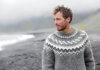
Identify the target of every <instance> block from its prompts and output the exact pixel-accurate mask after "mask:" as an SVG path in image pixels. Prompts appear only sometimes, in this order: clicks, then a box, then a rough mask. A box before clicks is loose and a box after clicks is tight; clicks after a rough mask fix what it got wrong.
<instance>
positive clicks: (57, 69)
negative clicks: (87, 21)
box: [42, 28, 95, 70]
mask: <svg viewBox="0 0 100 70" xmlns="http://www.w3.org/2000/svg"><path fill="white" fill-rule="evenodd" d="M42 70H95V62H94V57H93V52H92V48H91V45H90V41H89V40H88V36H87V34H86V32H85V31H81V30H78V29H75V28H72V32H69V33H68V32H63V31H56V32H55V33H53V34H50V35H49V36H48V37H47V39H46V41H45V43H44V47H43V52H42Z"/></svg>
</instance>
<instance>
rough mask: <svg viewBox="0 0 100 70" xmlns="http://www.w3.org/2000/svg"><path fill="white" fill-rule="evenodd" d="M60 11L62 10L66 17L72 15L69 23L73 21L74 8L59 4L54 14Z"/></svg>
mask: <svg viewBox="0 0 100 70" xmlns="http://www.w3.org/2000/svg"><path fill="white" fill-rule="evenodd" d="M58 12H61V13H62V14H63V17H64V19H66V18H68V17H70V22H69V23H71V21H72V17H73V13H72V10H71V9H70V8H68V7H64V6H63V5H62V6H59V5H58V6H57V7H55V9H54V11H53V14H54V15H55V14H56V13H58Z"/></svg>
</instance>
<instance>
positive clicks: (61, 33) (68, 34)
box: [56, 26, 78, 38]
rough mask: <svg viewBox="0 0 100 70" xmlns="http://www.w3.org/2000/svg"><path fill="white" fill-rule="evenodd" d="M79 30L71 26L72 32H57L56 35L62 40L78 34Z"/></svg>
mask: <svg viewBox="0 0 100 70" xmlns="http://www.w3.org/2000/svg"><path fill="white" fill-rule="evenodd" d="M77 32H78V31H77V29H76V28H74V27H72V26H71V32H64V31H57V32H56V34H57V35H58V36H59V37H61V38H68V37H72V36H75V35H76V34H77Z"/></svg>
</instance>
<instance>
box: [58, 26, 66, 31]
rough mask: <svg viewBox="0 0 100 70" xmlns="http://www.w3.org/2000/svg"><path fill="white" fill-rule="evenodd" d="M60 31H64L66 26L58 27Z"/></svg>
mask: <svg viewBox="0 0 100 70" xmlns="http://www.w3.org/2000/svg"><path fill="white" fill-rule="evenodd" d="M56 27H57V30H58V31H64V30H65V29H66V26H56Z"/></svg>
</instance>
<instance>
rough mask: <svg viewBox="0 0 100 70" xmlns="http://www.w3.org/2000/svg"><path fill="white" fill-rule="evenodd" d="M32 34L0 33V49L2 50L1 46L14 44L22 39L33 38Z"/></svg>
mask: <svg viewBox="0 0 100 70" xmlns="http://www.w3.org/2000/svg"><path fill="white" fill-rule="evenodd" d="M34 37H35V36H34V35H21V34H19V35H0V51H1V50H3V46H5V45H9V44H14V43H17V42H20V41H24V40H27V39H30V38H34Z"/></svg>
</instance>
